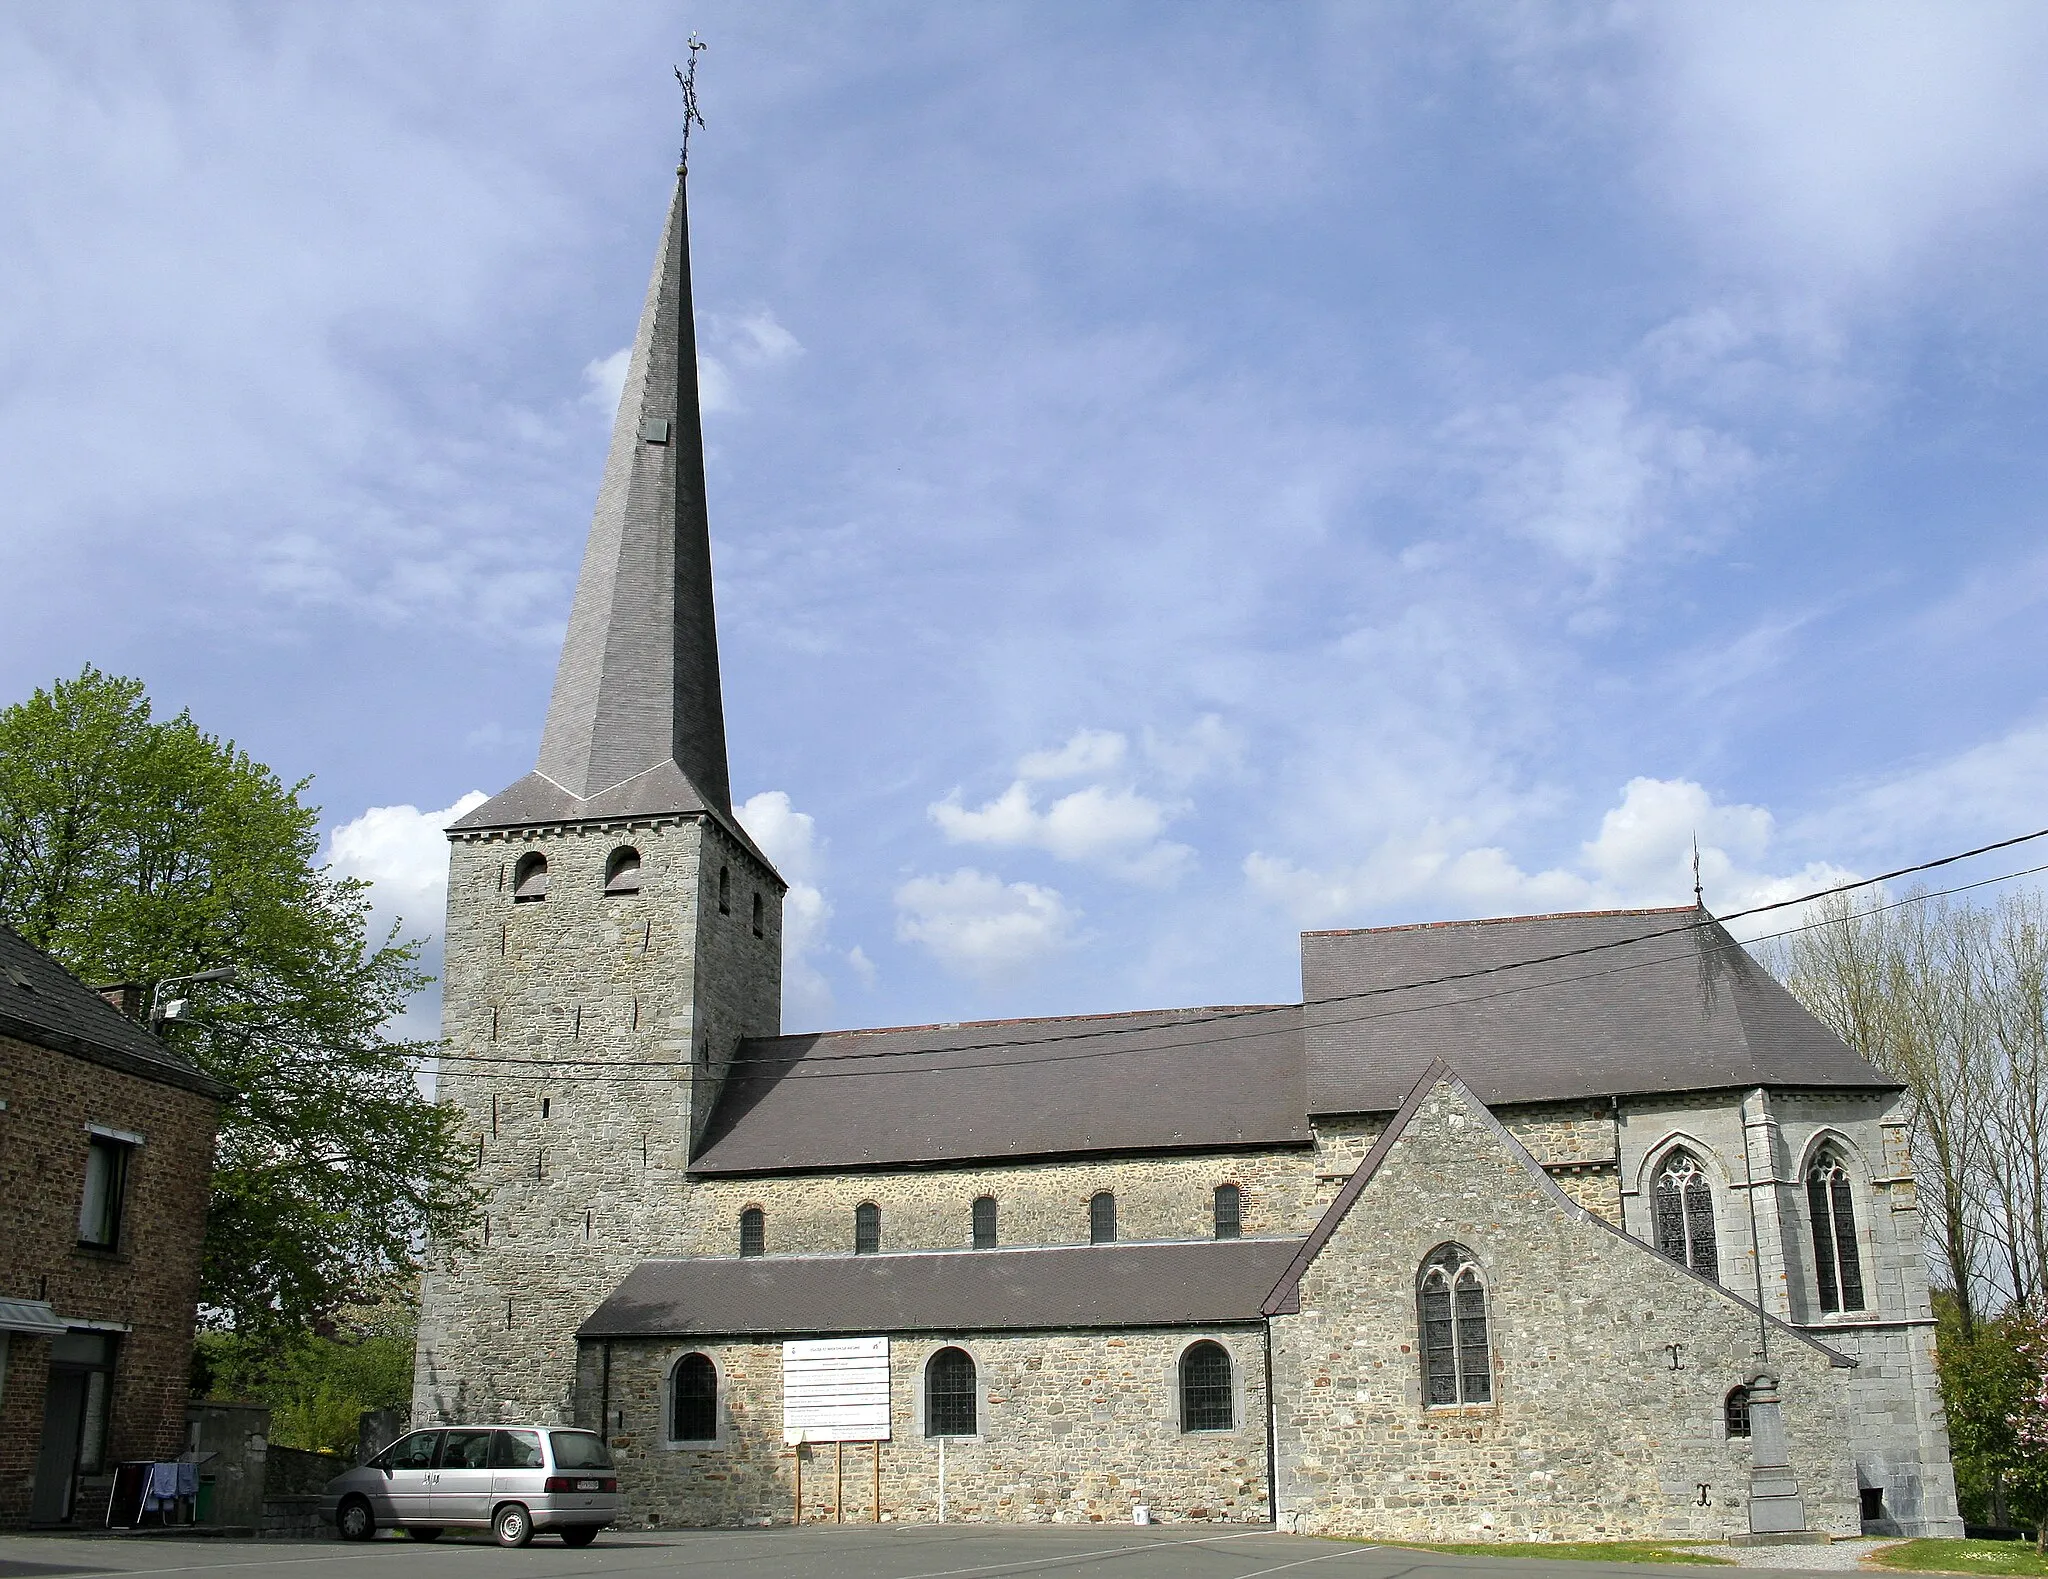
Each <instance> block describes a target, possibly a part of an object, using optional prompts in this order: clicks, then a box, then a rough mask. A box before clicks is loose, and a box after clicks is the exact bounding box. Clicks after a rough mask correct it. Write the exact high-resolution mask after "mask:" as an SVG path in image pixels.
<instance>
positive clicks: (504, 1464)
mask: <svg viewBox="0 0 2048 1579" xmlns="http://www.w3.org/2000/svg"><path fill="white" fill-rule="evenodd" d="M547 1467H548V1461H547V1460H546V1459H544V1458H542V1457H541V1456H540V1433H539V1432H538V1431H500V1432H499V1433H498V1437H497V1440H496V1441H495V1442H493V1443H492V1444H491V1468H493V1469H546V1468H547Z"/></svg>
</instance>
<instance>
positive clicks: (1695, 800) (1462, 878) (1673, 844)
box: [1244, 778, 1855, 930]
mask: <svg viewBox="0 0 2048 1579" xmlns="http://www.w3.org/2000/svg"><path fill="white" fill-rule="evenodd" d="M1775 834H1776V824H1775V819H1773V817H1772V816H1771V814H1770V812H1769V811H1767V810H1765V809H1764V808H1763V807H1761V806H1747V805H1727V804H1722V803H1720V802H1717V801H1716V800H1715V799H1714V798H1713V796H1712V795H1711V794H1710V793H1708V791H1707V790H1706V789H1704V788H1703V787H1702V786H1700V785H1698V784H1695V783H1693V782H1691V781H1690V780H1688V779H1652V778H1637V779H1631V780H1630V781H1629V782H1628V783H1627V784H1626V785H1625V786H1624V787H1623V789H1622V792H1621V800H1620V802H1619V803H1618V804H1617V805H1615V806H1613V807H1612V808H1610V809H1609V810H1608V811H1607V813H1606V814H1605V815H1604V816H1603V817H1602V818H1601V820H1600V827H1599V830H1598V832H1597V833H1595V834H1594V835H1593V836H1592V837H1591V838H1589V839H1587V840H1586V841H1585V842H1584V843H1583V844H1581V845H1580V846H1579V850H1578V855H1577V858H1576V860H1575V861H1573V862H1572V863H1570V864H1569V865H1565V866H1558V867H1552V868H1550V869H1548V870H1545V871H1539V872H1526V871H1524V870H1522V869H1521V868H1520V867H1519V866H1517V865H1516V864H1515V862H1514V861H1513V859H1512V858H1510V857H1509V855H1508V854H1507V852H1506V851H1505V850H1503V849H1501V848H1500V847H1498V846H1496V845H1484V846H1472V847H1464V848H1460V847H1458V843H1457V841H1456V839H1455V838H1454V837H1452V836H1451V830H1448V829H1446V828H1443V827H1427V828H1424V829H1422V830H1420V831H1419V832H1415V833H1409V834H1404V835H1402V836H1399V837H1393V838H1389V839H1387V840H1386V841H1385V842H1384V843H1383V844H1382V846H1381V847H1380V848H1379V849H1378V850H1376V851H1374V852H1373V853H1372V854H1371V855H1370V856H1368V857H1367V858H1366V859H1365V860H1363V861H1359V862H1355V863H1352V864H1349V865H1340V866H1337V867H1333V868H1329V869H1326V870H1316V869H1312V868H1307V867H1303V866H1300V865H1298V864H1296V863H1295V862H1293V861H1290V860H1287V859H1284V858H1281V857H1275V856H1270V855H1266V854H1263V853H1260V852H1256V851H1255V852H1254V853H1253V854H1251V855H1250V856H1248V857H1246V859H1245V863H1244V871H1245V877H1246V879H1247V880H1248V881H1249V883H1250V884H1251V887H1252V889H1253V890H1254V892H1256V893H1258V894H1260V895H1262V896H1263V897H1265V898H1267V899H1268V900H1271V901H1273V902H1275V903H1278V904H1280V905H1282V906H1284V907H1285V908H1286V909H1288V910H1289V911H1290V912H1291V913H1292V914H1293V915H1294V916H1295V917H1296V918H1297V919H1298V920H1299V921H1300V922H1301V923H1302V924H1304V925H1309V926H1314V925H1329V924H1332V923H1341V922H1345V921H1355V920H1357V919H1359V918H1361V917H1363V916H1366V915H1368V914H1371V913H1372V912H1375V911H1378V910H1382V909H1384V908H1386V907H1389V906H1401V907H1404V908H1416V907H1422V908H1426V909H1428V910H1429V911H1430V913H1432V914H1441V915H1450V916H1459V917H1464V916H1488V915H1515V914H1529V913H1538V912H1545V911H1553V910H1599V909H1621V908H1633V907H1638V906H1657V905H1677V904H1684V903H1686V902H1688V901H1689V900H1690V899H1691V898H1692V859H1693V841H1694V840H1695V839H1697V840H1698V843H1699V862H1700V879H1701V882H1702V885H1703V886H1704V889H1705V893H1706V900H1707V905H1708V908H1709V909H1711V910H1714V911H1716V912H1719V913H1728V912H1732V911H1736V910H1744V909H1748V908H1750V907H1751V906H1755V905H1762V904H1769V903H1773V902H1775V901H1778V900H1782V899H1790V898H1793V897H1795V896H1797V895H1799V894H1803V893H1809V892H1813V891H1815V890H1818V889H1822V888H1826V887H1830V886H1832V885H1834V884H1837V883H1843V882H1848V881H1850V880H1852V879H1853V877H1854V876H1855V874H1854V873H1852V872H1849V871H1847V870H1846V869H1844V868H1842V867H1839V866H1835V865H1833V864H1830V863H1827V862H1809V863H1807V864H1805V865H1804V866H1801V867H1800V868H1798V869H1797V870H1795V871H1790V872H1783V871H1780V872H1773V871H1771V870H1769V867H1770V864H1771V863H1770V849H1771V845H1772V843H1773V840H1774V837H1775ZM1787 924H1789V921H1788V920H1787V919H1784V918H1779V919H1768V920H1760V921H1759V922H1758V923H1756V928H1761V929H1767V930H1770V929H1776V928H1779V927H1782V926H1784V925H1787ZM1752 930H1755V928H1753V929H1752Z"/></svg>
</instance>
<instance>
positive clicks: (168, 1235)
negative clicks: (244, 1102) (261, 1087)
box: [0, 927, 222, 1528]
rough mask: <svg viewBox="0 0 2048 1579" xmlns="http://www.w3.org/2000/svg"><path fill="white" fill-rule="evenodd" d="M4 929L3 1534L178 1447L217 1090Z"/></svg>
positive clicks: (49, 1518)
mask: <svg viewBox="0 0 2048 1579" xmlns="http://www.w3.org/2000/svg"><path fill="white" fill-rule="evenodd" d="M139 997H140V994H139V991H138V990H137V989H134V988H127V989H109V990H108V997H106V998H103V997H102V996H101V995H100V994H99V993H96V992H94V991H92V990H91V989H90V988H87V987H85V986H82V985H81V984H80V983H79V982H78V981H76V980H75V979H74V978H73V977H71V976H70V975H69V974H68V973H66V972H65V971H64V970H63V969H62V968H61V967H59V966H58V965H57V964H56V962H55V961H53V960H51V959H50V958H49V957H48V956H46V955H44V954H42V953H41V952H39V951H38V950H37V949H35V948H33V947H31V946H30V945H29V944H28V943H27V942H26V941H24V940H23V939H22V938H21V937H20V936H19V935H18V934H16V933H15V932H13V931H11V930H9V929H8V928H6V927H0V1528H10V1527H11V1528H18V1527H20V1526H22V1525H26V1524H32V1523H33V1524H59V1523H68V1522H73V1521H78V1522H84V1521H86V1520H89V1519H92V1518H93V1517H95V1516H96V1515H97V1513H98V1512H99V1511H100V1508H99V1506H98V1504H97V1501H96V1499H95V1497H94V1496H93V1493H94V1492H95V1491H97V1490H98V1488H99V1487H100V1486H101V1485H102V1484H103V1483H104V1477H105V1476H107V1475H108V1474H109V1473H110V1472H111V1469H112V1466H113V1465H114V1464H116V1463H119V1462H122V1461H124V1460H133V1459H163V1458H172V1457H175V1456H176V1455H177V1454H178V1452H179V1451H180V1450H181V1449H182V1447H183V1446H184V1435H185V1399H186V1394H187V1393H188V1392H189V1391H190V1378H191V1365H192V1333H193V1326H194V1319H195V1314H196V1310H197V1305H198V1298H199V1261H200V1251H201V1246H202V1243H203V1241H204V1239H205V1235H206V1206H207V1191H208V1183H209V1178H210V1175H211V1173H212V1168H213V1144H214V1129H215V1125H216V1122H217V1120H218V1117H219V1111H220V1097H221V1094H222V1093H221V1089H220V1087H219V1086H218V1085H217V1084H216V1083H215V1082H214V1081H213V1080H211V1079H210V1078H208V1077H207V1076H206V1075H204V1074H202V1073H201V1072H200V1071H199V1070H198V1069H197V1068H195V1067H194V1066H193V1065H192V1064H191V1063H189V1062H188V1061H186V1060H185V1059H183V1058H181V1057H180V1056H179V1055H178V1054H177V1053H176V1052H175V1051H173V1050H172V1049H171V1048H169V1047H167V1046H166V1045H165V1044H164V1043H163V1042H162V1041H160V1040H159V1039H158V1038H157V1037H155V1036H153V1035H152V1034H150V1032H149V1031H148V1030H147V1029H146V1028H145V1027H144V1026H143V1025H141V1024H140V1023H138V1021H137V1020H136V1019H133V1018H130V1017H129V1015H128V1014H124V1013H123V1012H122V1011H121V1009H120V1008H117V1007H115V1004H114V1003H113V1002H111V1001H109V999H111V998H125V999H126V1003H125V1004H124V1006H125V1007H126V1008H128V1009H129V1010H130V1011H131V1012H133V1011H134V1010H135V1009H136V1008H137V1007H138V1000H139Z"/></svg>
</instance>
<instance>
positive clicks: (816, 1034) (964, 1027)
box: [745, 1003, 1301, 1046]
mask: <svg viewBox="0 0 2048 1579" xmlns="http://www.w3.org/2000/svg"><path fill="white" fill-rule="evenodd" d="M1300 1007H1301V1005H1300V1004H1298V1003H1198V1004H1186V1005H1182V1006H1180V1007H1177V1008H1170V1009H1106V1010H1103V1011H1101V1012H1099V1013H1096V1014H1025V1015H1018V1016H1015V1017H1014V1018H1011V1019H1006V1020H933V1021H930V1022H929V1023H926V1024H922V1025H857V1026H848V1027H847V1028H845V1029H843V1030H836V1031H785V1032H783V1033H782V1034H781V1035H780V1036H749V1037H746V1038H745V1041H746V1042H747V1044H748V1045H749V1046H758V1045H760V1044H761V1043H763V1042H799V1041H803V1040H805V1039H806V1038H813V1039H822V1038H824V1037H827V1036H900V1035H903V1034H905V1033H907V1032H911V1031H988V1030H999V1029H1001V1028H1002V1027H1004V1026H1007V1025H1074V1024H1078V1023H1080V1022H1082V1021H1089V1020H1135V1019H1139V1018H1141V1017H1143V1016H1146V1015H1166V1014H1258V1013H1263V1012H1265V1011H1266V1010H1277V1009H1299V1008H1300Z"/></svg>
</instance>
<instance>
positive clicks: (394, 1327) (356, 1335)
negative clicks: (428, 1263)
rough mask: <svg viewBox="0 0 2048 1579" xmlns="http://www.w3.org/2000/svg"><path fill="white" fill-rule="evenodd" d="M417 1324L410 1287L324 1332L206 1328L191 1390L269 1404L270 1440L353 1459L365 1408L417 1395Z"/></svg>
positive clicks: (340, 1315)
mask: <svg viewBox="0 0 2048 1579" xmlns="http://www.w3.org/2000/svg"><path fill="white" fill-rule="evenodd" d="M418 1321H419V1305H418V1299H417V1285H416V1284H411V1285H406V1286H404V1287H403V1288H401V1289H400V1291H399V1292H397V1293H395V1294H393V1295H391V1296H389V1297H386V1298H383V1299H379V1300H377V1301H376V1302H375V1303H373V1304H369V1305H361V1306H351V1307H349V1308H347V1309H345V1310H342V1311H339V1312H337V1313H336V1315H335V1318H334V1320H333V1321H332V1323H331V1324H330V1325H329V1330H327V1331H325V1332H300V1333H296V1334H293V1335H292V1336H291V1337H289V1338H288V1339H287V1340H286V1341H284V1342H281V1343H279V1342H272V1341H267V1340H266V1339H264V1338H261V1337H244V1336H242V1335H240V1334H238V1333H231V1332H209V1333H202V1334H201V1335H200V1339H199V1352H198V1355H197V1357H196V1360H197V1363H196V1364H195V1366H194V1370H195V1373H197V1374H195V1377H194V1382H195V1388H194V1390H195V1391H198V1392H202V1393H204V1394H205V1395H206V1396H208V1397H211V1398H216V1399H221V1400H224V1401H233V1402H253V1403H260V1404H268V1405H269V1406H270V1411H271V1413H270V1436H271V1440H272V1441H274V1442H277V1443H279V1444H281V1445H283V1446H285V1447H297V1448H305V1449H307V1450H308V1451H310V1452H316V1453H338V1454H340V1455H341V1456H342V1457H343V1458H346V1459H349V1460H350V1461H351V1462H353V1461H354V1454H355V1449H356V1440H357V1436H358V1423H359V1421H360V1419H361V1417H362V1413H363V1411H364V1410H366V1409H396V1408H402V1407H404V1406H405V1405H406V1404H407V1403H409V1402H410V1401H411V1399H412V1351H413V1338H414V1329H415V1328H416V1326H417V1325H418Z"/></svg>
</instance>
